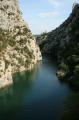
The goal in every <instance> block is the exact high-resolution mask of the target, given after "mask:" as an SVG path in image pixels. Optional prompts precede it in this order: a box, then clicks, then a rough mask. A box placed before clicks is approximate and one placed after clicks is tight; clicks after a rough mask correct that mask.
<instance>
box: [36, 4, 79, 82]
mask: <svg viewBox="0 0 79 120" xmlns="http://www.w3.org/2000/svg"><path fill="white" fill-rule="evenodd" d="M40 38H41V36H40ZM37 40H38V37H37ZM41 41H42V40H41ZM39 43H40V44H39V46H40V48H41V51H42V53H43V54H46V55H50V56H51V58H52V59H54V58H55V59H56V60H57V61H58V64H59V70H58V72H57V75H58V77H59V78H66V79H67V78H68V80H69V81H70V82H71V81H72V82H73V83H74V84H76V83H79V4H76V5H75V6H74V7H73V9H72V13H71V14H70V16H69V17H68V19H67V20H66V21H65V22H64V23H63V24H61V25H60V26H59V27H58V28H56V29H55V30H53V31H51V32H49V33H47V37H46V40H44V41H43V42H39ZM76 81H77V82H76Z"/></svg>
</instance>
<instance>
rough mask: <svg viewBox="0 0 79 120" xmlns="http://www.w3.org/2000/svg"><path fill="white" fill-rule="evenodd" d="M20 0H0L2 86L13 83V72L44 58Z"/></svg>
mask: <svg viewBox="0 0 79 120" xmlns="http://www.w3.org/2000/svg"><path fill="white" fill-rule="evenodd" d="M21 14H22V13H21V11H20V9H19V6H18V0H0V88H2V87H4V86H6V85H9V84H12V83H13V80H12V74H13V73H15V72H21V71H24V70H30V69H32V68H33V67H34V65H35V64H36V63H37V62H38V61H39V60H41V59H42V57H41V52H40V50H39V47H38V46H37V44H36V41H35V38H34V37H33V35H32V33H31V31H30V29H29V27H28V25H27V24H26V23H25V22H24V20H23V19H22V16H21Z"/></svg>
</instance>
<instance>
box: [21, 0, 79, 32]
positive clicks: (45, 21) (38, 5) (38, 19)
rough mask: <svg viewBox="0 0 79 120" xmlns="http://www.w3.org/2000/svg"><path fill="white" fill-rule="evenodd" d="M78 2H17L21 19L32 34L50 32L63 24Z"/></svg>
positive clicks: (53, 0)
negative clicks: (74, 4)
mask: <svg viewBox="0 0 79 120" xmlns="http://www.w3.org/2000/svg"><path fill="white" fill-rule="evenodd" d="M74 2H78V3H79V0H19V5H20V9H21V11H22V17H23V19H24V20H25V22H26V23H28V25H29V28H30V29H31V31H32V33H33V34H40V33H42V32H45V31H47V32H48V31H51V30H53V29H55V28H56V27H58V26H59V25H60V24H61V23H62V22H64V21H65V20H66V19H67V17H68V16H69V15H70V13H71V11H72V5H73V3H74Z"/></svg>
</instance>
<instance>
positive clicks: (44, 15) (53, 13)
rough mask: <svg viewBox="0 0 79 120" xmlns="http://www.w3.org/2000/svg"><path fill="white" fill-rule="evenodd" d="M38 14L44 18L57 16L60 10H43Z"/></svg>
mask: <svg viewBox="0 0 79 120" xmlns="http://www.w3.org/2000/svg"><path fill="white" fill-rule="evenodd" d="M38 16H39V17H42V18H47V17H56V16H58V12H42V13H39V14H38Z"/></svg>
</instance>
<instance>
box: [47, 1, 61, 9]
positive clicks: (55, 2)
mask: <svg viewBox="0 0 79 120" xmlns="http://www.w3.org/2000/svg"><path fill="white" fill-rule="evenodd" d="M48 2H49V3H50V4H51V5H53V6H54V7H55V8H57V7H59V5H60V1H59V0H48Z"/></svg>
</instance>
